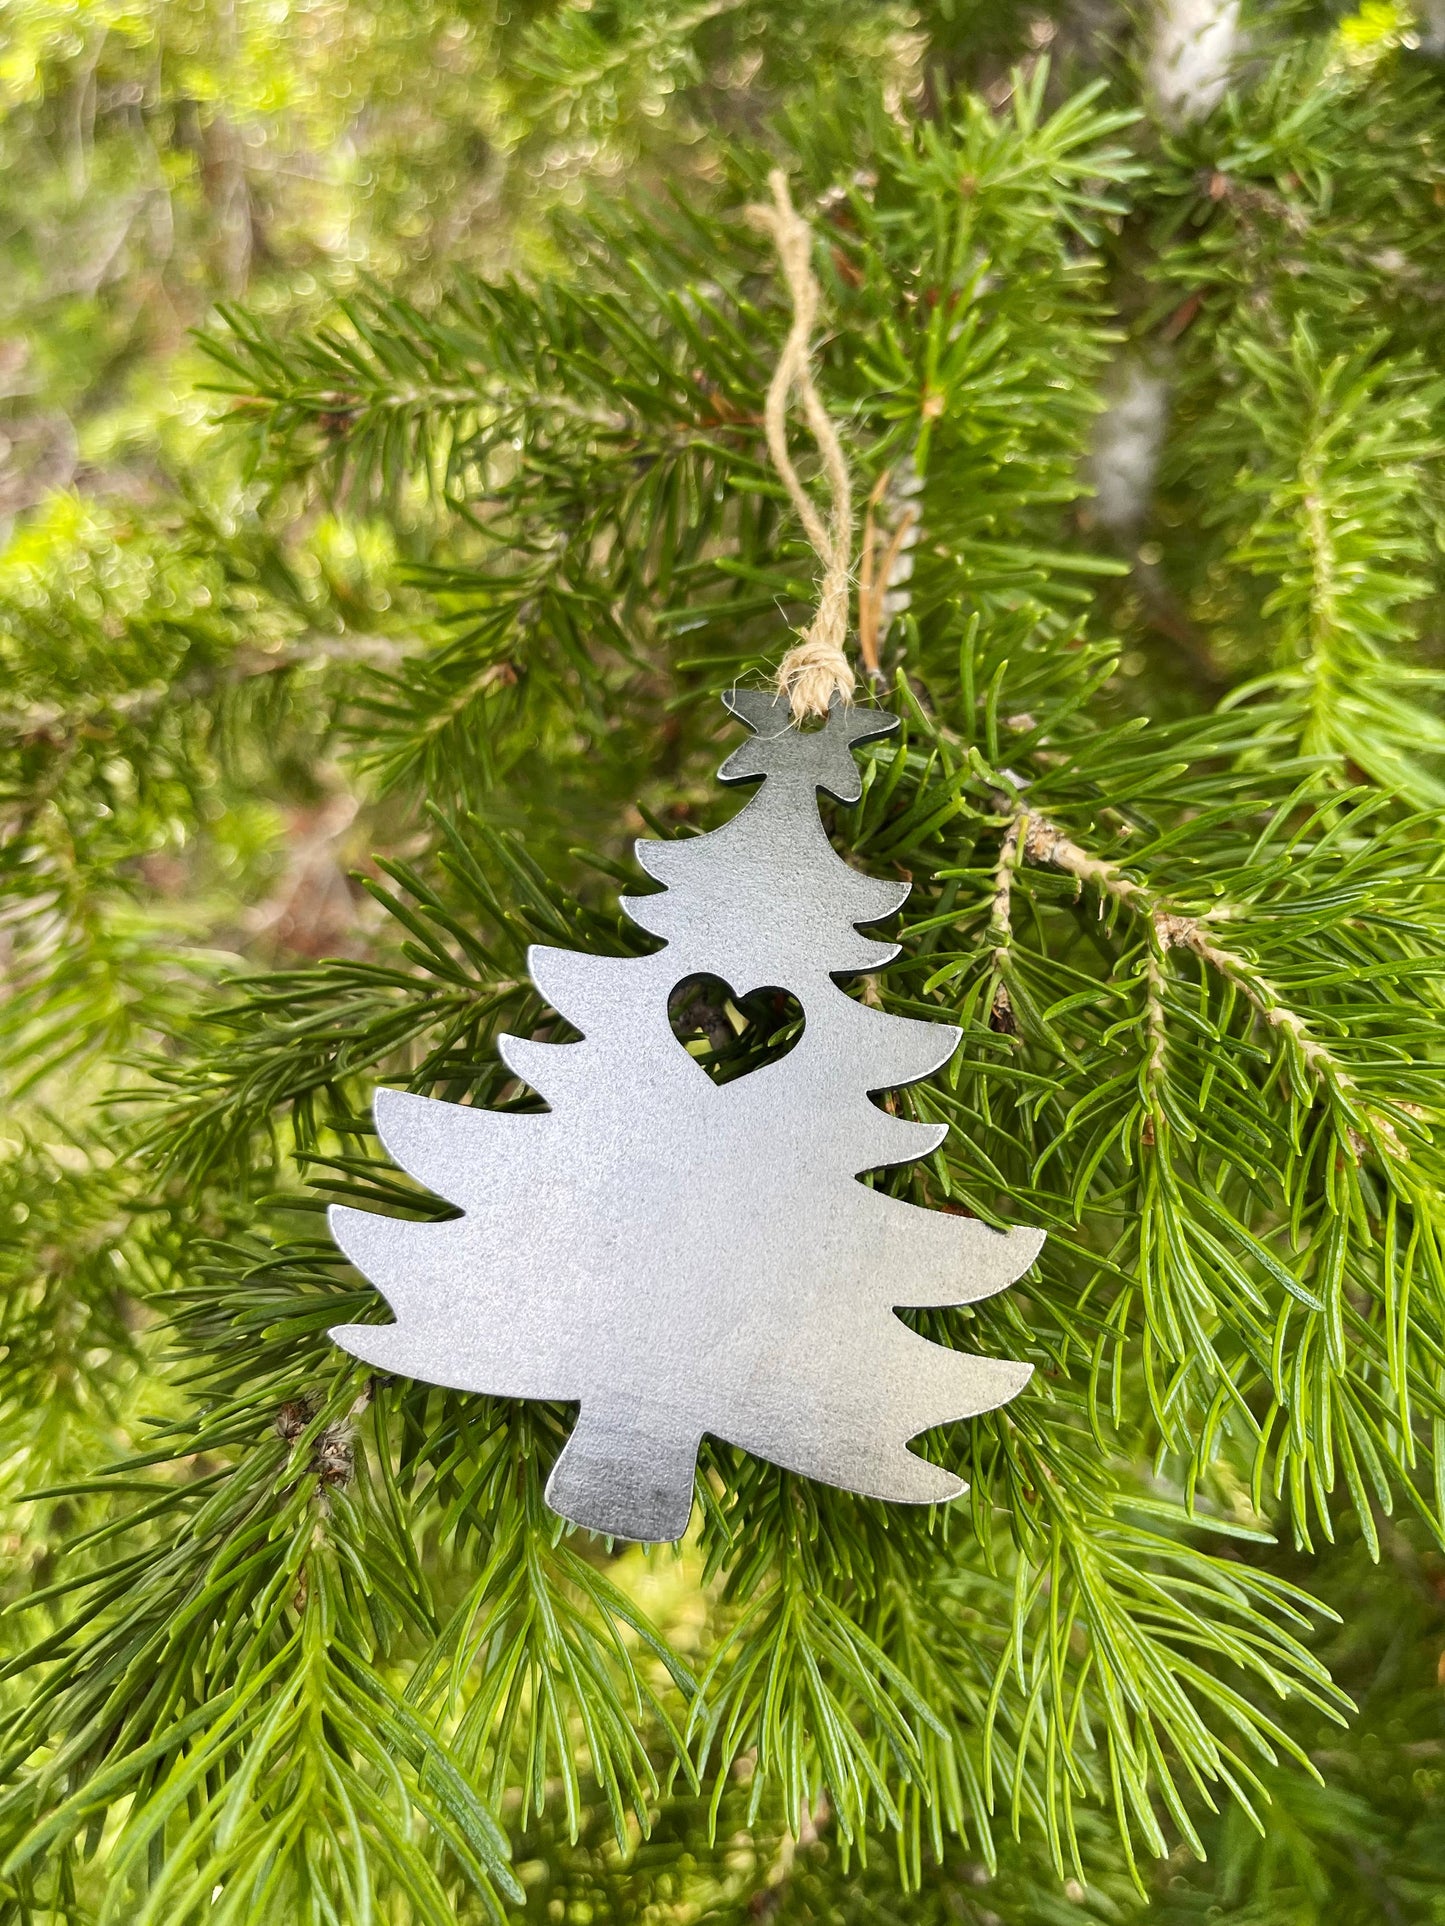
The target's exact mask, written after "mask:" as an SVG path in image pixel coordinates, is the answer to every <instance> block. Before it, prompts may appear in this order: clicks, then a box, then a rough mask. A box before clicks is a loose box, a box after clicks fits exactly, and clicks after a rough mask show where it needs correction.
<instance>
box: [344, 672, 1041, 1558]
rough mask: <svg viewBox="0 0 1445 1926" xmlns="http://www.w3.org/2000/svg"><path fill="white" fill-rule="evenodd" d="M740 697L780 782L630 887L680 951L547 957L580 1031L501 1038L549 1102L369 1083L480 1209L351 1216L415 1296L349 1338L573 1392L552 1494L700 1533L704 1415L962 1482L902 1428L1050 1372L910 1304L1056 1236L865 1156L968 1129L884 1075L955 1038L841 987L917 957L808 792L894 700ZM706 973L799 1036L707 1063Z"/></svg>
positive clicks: (982, 1276)
mask: <svg viewBox="0 0 1445 1926" xmlns="http://www.w3.org/2000/svg"><path fill="white" fill-rule="evenodd" d="M724 701H725V702H726V704H727V706H728V708H729V709H730V710H731V711H732V712H733V713H734V714H735V715H736V716H738V717H740V718H741V720H742V721H744V722H745V723H746V724H747V725H748V726H749V728H750V729H751V731H752V735H751V738H750V740H749V741H747V742H746V743H744V744H743V745H742V747H741V748H739V749H738V750H736V751H735V753H734V754H733V755H732V756H730V757H729V758H728V760H727V761H726V762H725V763H724V764H723V767H722V769H721V771H720V772H719V773H720V777H721V780H722V781H724V782H729V783H748V782H754V781H757V780H759V779H761V784H762V786H761V788H760V789H759V790H758V791H757V793H756V794H755V795H754V796H753V797H752V798H751V799H750V801H749V802H748V803H747V804H746V806H745V807H744V808H743V809H741V810H740V811H739V813H738V814H737V815H736V816H734V817H733V818H732V820H731V821H730V822H728V823H726V824H724V825H723V827H722V828H720V829H717V830H714V831H713V832H712V833H711V834H710V835H705V836H698V837H695V838H692V839H690V840H684V841H678V842H666V843H664V842H641V843H639V844H638V845H637V856H638V860H639V862H640V863H641V865H642V867H643V868H644V869H645V870H646V871H647V873H648V874H649V875H650V876H652V877H654V878H655V879H656V880H657V881H658V882H659V883H662V884H664V885H666V887H665V889H664V890H663V891H662V892H660V893H658V894H656V895H647V896H639V897H630V898H624V907H625V908H626V910H627V913H628V914H629V915H630V916H631V918H632V919H633V921H634V922H636V923H638V924H640V925H641V927H642V928H643V929H645V930H648V931H650V932H651V933H652V934H653V935H654V936H657V937H660V938H662V939H663V940H664V944H665V947H663V948H662V949H660V950H658V951H657V952H655V953H654V954H653V955H650V956H643V957H626V958H621V957H604V956H586V955H579V954H576V953H574V952H571V951H568V950H559V949H551V948H542V947H533V949H532V950H531V951H530V952H529V954H528V966H529V968H530V970H531V973H532V977H533V980H534V982H535V983H536V985H537V988H538V989H539V990H540V991H541V993H542V995H543V996H544V997H545V998H546V999H547V1001H548V1002H549V1003H550V1004H552V1006H553V1007H554V1008H555V1009H556V1010H558V1011H559V1012H560V1013H561V1015H563V1016H564V1017H565V1018H566V1019H567V1020H568V1022H569V1023H571V1024H573V1025H575V1027H576V1028H577V1029H578V1030H580V1032H581V1033H582V1039H581V1041H580V1042H576V1043H565V1044H554V1043H542V1042H533V1041H528V1040H526V1039H523V1038H520V1037H503V1038H502V1039H501V1042H500V1047H501V1052H502V1056H503V1058H504V1060H505V1061H506V1063H507V1065H508V1067H509V1068H510V1069H511V1070H512V1071H514V1072H515V1074H516V1075H517V1076H518V1077H520V1078H522V1079H523V1080H524V1081H525V1082H526V1083H527V1084H529V1085H530V1086H531V1087H532V1088H533V1089H534V1090H536V1091H537V1092H538V1093H539V1094H540V1095H541V1096H542V1098H543V1099H544V1100H545V1102H546V1103H547V1104H548V1106H549V1108H548V1110H547V1111H545V1112H539V1113H537V1114H535V1115H517V1114H502V1113H499V1112H495V1111H487V1110H479V1109H472V1108H470V1107H468V1106H466V1105H462V1104H453V1103H443V1102H439V1101H437V1100H435V1099H433V1098H430V1097H421V1096H410V1095H406V1094H404V1093H403V1092H400V1091H396V1090H379V1091H378V1092H377V1093H376V1099H375V1116H376V1126H377V1130H378V1133H379V1135H380V1137H381V1140H382V1142H383V1144H384V1145H385V1146H386V1148H387V1149H388V1150H389V1151H390V1153H391V1154H392V1156H393V1157H395V1159H396V1160H397V1162H398V1163H399V1164H401V1165H402V1167H403V1168H404V1169H405V1170H407V1171H409V1172H410V1173H411V1175H412V1176H414V1177H415V1178H417V1179H418V1181H420V1182H421V1183H424V1184H426V1185H427V1186H429V1187H430V1188H431V1189H432V1190H434V1191H436V1192H437V1193H438V1194H439V1195H440V1196H442V1197H444V1198H446V1199H448V1200H449V1201H450V1202H452V1203H454V1204H456V1205H457V1206H459V1207H460V1209H461V1210H462V1211H463V1212H464V1215H463V1216H461V1217H459V1218H456V1219H453V1220H452V1221H450V1222H446V1223H431V1224H427V1223H414V1222H404V1221H400V1220H397V1219H394V1218H389V1217H383V1216H378V1215H373V1214H371V1213H369V1212H365V1211H358V1210H351V1209H346V1208H342V1207H335V1208H333V1209H332V1211H331V1214H330V1221H331V1229H332V1234H333V1236H334V1237H335V1239H336V1241H337V1243H338V1244H339V1245H340V1246H341V1248H342V1250H343V1251H344V1252H345V1253H346V1255H347V1256H348V1257H349V1258H350V1259H351V1261H352V1262H353V1263H354V1264H355V1265H356V1266H357V1268H358V1269H359V1270H360V1271H362V1273H363V1274H364V1275H365V1276H366V1277H367V1278H368V1279H370V1281H371V1282H372V1283H373V1284H375V1285H376V1287H377V1288H378V1290H380V1291H381V1293H382V1295H383V1296H384V1297H385V1299H386V1301H387V1303H388V1305H389V1306H390V1307H391V1310H392V1312H393V1314H394V1317H395V1320H396V1321H395V1323H392V1324H377V1325H372V1324H347V1325H341V1326H338V1327H337V1328H336V1329H335V1330H333V1331H332V1333H331V1335H332V1337H333V1338H334V1339H335V1340H336V1342H337V1343H338V1344H340V1345H342V1346H343V1347H344V1348H345V1349H346V1350H348V1351H350V1352H351V1353H352V1354H353V1355H354V1356H356V1357H358V1358H361V1359H363V1360H365V1362H366V1363H368V1364H371V1365H374V1366H375V1367H376V1368H377V1369H378V1370H380V1371H386V1372H393V1373H399V1374H401V1375H403V1376H408V1377H413V1378H419V1379H423V1380H425V1381H427V1382H429V1383H432V1384H439V1385H448V1386H451V1387H453V1388H455V1389H457V1390H462V1391H473V1392H485V1393H489V1394H491V1395H493V1396H497V1397H510V1398H546V1399H557V1400H565V1401H570V1402H573V1403H576V1404H577V1405H578V1406H580V1414H579V1416H578V1419H577V1422H576V1426H575V1428H574V1430H573V1432H572V1435H571V1437H570V1439H569V1441H568V1443H567V1445H566V1447H565V1448H564V1450H563V1451H562V1453H561V1455H560V1457H559V1458H558V1460H557V1463H556V1466H555V1467H554V1469H553V1472H552V1476H551V1480H550V1482H549V1483H548V1486H547V1500H548V1503H549V1504H550V1505H552V1507H553V1508H554V1509H555V1510H556V1511H558V1512H560V1513H561V1514H562V1516H563V1517H565V1518H568V1519H570V1520H572V1521H573V1522H575V1523H577V1524H579V1525H585V1526H589V1527H590V1528H591V1529H592V1530H593V1531H597V1532H603V1533H606V1534H609V1535H610V1536H612V1537H614V1538H627V1539H639V1540H644V1541H656V1540H665V1539H674V1538H677V1537H679V1536H681V1534H682V1533H683V1531H684V1530H685V1529H686V1527H687V1523H688V1518H689V1515H690V1513H691V1509H692V1502H693V1484H694V1471H695V1466H696V1461H697V1450H698V1445H699V1443H700V1441H701V1439H702V1437H703V1435H704V1433H708V1434H710V1435H712V1436H714V1437H717V1438H721V1439H725V1440H726V1441H727V1442H729V1443H731V1444H734V1445H740V1446H742V1447H743V1448H744V1449H746V1450H748V1451H751V1452H755V1453H756V1454H757V1455H758V1456H760V1457H763V1458H767V1459H770V1460H771V1461H772V1462H773V1463H775V1464H778V1465H782V1466H785V1467H786V1468H787V1469H789V1470H791V1471H796V1472H802V1473H805V1474H806V1475H807V1476H809V1477H811V1478H817V1479H821V1480H822V1481H823V1482H825V1483H827V1484H832V1485H840V1486H842V1487H844V1488H845V1489H847V1490H849V1491H856V1492H862V1493H866V1494H868V1495H869V1496H871V1497H875V1498H885V1499H894V1500H898V1501H901V1502H904V1503H911V1504H924V1503H928V1502H931V1501H936V1500H942V1499H948V1498H953V1497H955V1496H957V1495H958V1493H959V1492H961V1491H962V1490H963V1489H964V1486H963V1484H962V1482H961V1480H959V1479H958V1478H957V1477H955V1476H954V1475H953V1474H952V1473H951V1472H949V1471H946V1470H944V1469H942V1468H941V1467H939V1466H937V1465H934V1464H930V1463H928V1462H927V1461H926V1460H925V1459H923V1458H921V1457H919V1456H918V1455H917V1454H916V1453H914V1452H911V1451H910V1450H909V1449H908V1448H907V1447H908V1440H909V1439H910V1438H912V1437H915V1436H916V1435H917V1434H918V1433H919V1432H921V1431H923V1430H926V1429H927V1428H928V1427H930V1426H932V1425H936V1424H941V1423H944V1422H947V1421H950V1420H954V1419H959V1418H966V1417H970V1416H972V1415H973V1414H975V1413H977V1412H980V1411H987V1410H990V1409H992V1408H993V1407H994V1406H996V1405H1000V1404H1003V1403H1004V1402H1005V1401H1006V1400H1008V1399H1009V1398H1012V1397H1014V1396H1015V1395H1016V1394H1017V1393H1018V1392H1019V1391H1021V1390H1022V1389H1023V1387H1024V1385H1025V1384H1026V1383H1027V1381H1028V1378H1029V1374H1030V1367H1029V1366H1028V1365H1025V1364H1016V1363H1011V1362H1008V1361H1005V1360H999V1359H994V1358H982V1357H976V1356H971V1355H969V1354H968V1353H966V1352H960V1351H954V1350H949V1349H947V1348H945V1347H944V1346H942V1345H938V1344H932V1343H930V1342H928V1341H927V1340H926V1339H924V1338H922V1337H919V1336H918V1335H917V1334H916V1333H914V1332H912V1331H910V1330H909V1329H908V1328H907V1326H906V1325H904V1324H903V1323H902V1321H901V1320H900V1319H899V1318H898V1317H896V1316H895V1315H894V1308H895V1306H918V1305H953V1304H964V1303H968V1302H971V1301H972V1300H974V1299H976V1298H981V1297H987V1296H989V1295H991V1294H992V1293H993V1292H995V1291H999V1290H1002V1289H1003V1288H1004V1286H1005V1285H1007V1284H1010V1283H1012V1282H1013V1281H1014V1280H1015V1279H1016V1278H1017V1277H1019V1276H1020V1275H1021V1273H1022V1272H1023V1271H1024V1270H1025V1269H1027V1267H1028V1265H1029V1264H1030V1263H1032V1261H1033V1259H1034V1258H1035V1257H1036V1255H1037V1254H1038V1251H1039V1248H1040V1246H1041V1245H1042V1243H1043V1233H1042V1232H1041V1231H1037V1230H1012V1231H1009V1232H1007V1233H1004V1232H999V1231H994V1230H991V1229H989V1228H988V1227H987V1226H986V1225H984V1224H982V1223H979V1222H978V1221H977V1220H975V1219H973V1218H968V1217H959V1216H954V1215H951V1214H947V1213H944V1212H938V1211H930V1210H926V1209H922V1208H920V1207H919V1206H917V1205H914V1204H910V1203H907V1202H904V1201H902V1200H901V1199H898V1198H895V1197H890V1196H888V1195H886V1194H885V1193H884V1192H883V1191H880V1190H872V1189H869V1188H868V1187H867V1186H866V1185H864V1184H862V1183H860V1182H859V1181H858V1179H859V1177H860V1175H861V1173H863V1172H865V1171H870V1170H876V1169H878V1168H879V1167H880V1166H885V1165H892V1164H900V1163H906V1162H909V1161H911V1160H912V1159H914V1158H917V1157H922V1156H926V1155H927V1154H928V1153H929V1152H930V1151H932V1150H934V1149H935V1148H936V1147H937V1146H938V1144H939V1143H940V1142H941V1141H942V1139H943V1138H944V1136H945V1135H946V1134H947V1126H946V1125H944V1124H936V1125H935V1124H923V1123H917V1122H914V1121H911V1120H908V1119H906V1118H899V1117H891V1116H888V1115H887V1114H886V1113H885V1112H884V1111H882V1110H881V1109H879V1108H878V1107H877V1105H875V1104H874V1103H872V1102H871V1101H870V1096H871V1094H872V1093H876V1092H880V1091H884V1090H887V1089H891V1088H894V1087H896V1086H898V1085H902V1084H908V1083H913V1082H916V1081H918V1080H919V1079H920V1078H923V1077H927V1076H929V1075H931V1074H932V1072H934V1071H935V1070H937V1069H939V1068H940V1067H941V1066H942V1065H943V1064H944V1063H946V1062H947V1061H948V1059H949V1058H950V1057H951V1056H952V1054H953V1052H954V1050H955V1049H956V1048H957V1045H958V1042H959V1036H960V1032H959V1031H958V1030H957V1029H956V1028H954V1027H953V1026H952V1025H949V1024H942V1023H930V1022H924V1021H920V1020H917V1019H914V1018H911V1017H899V1016H891V1015H887V1014H885V1013H883V1012H882V1011H879V1010H876V1009H871V1008H869V1007H868V1005H866V1004H864V1003H861V1002H858V1001H857V1000H855V999H854V998H853V997H851V996H849V995H848V994H847V993H846V992H845V991H844V990H843V989H841V988H840V987H839V985H838V983H837V982H836V981H835V976H836V975H847V974H852V973H856V972H860V971H869V970H876V969H879V968H881V967H882V966H883V965H884V964H886V963H888V962H889V961H890V960H891V959H892V958H893V957H894V956H895V955H896V954H897V952H898V946H897V945H896V944H891V943H883V942H878V941H875V940H874V939H873V938H871V937H866V936H863V935H861V934H860V932H859V926H860V925H864V924H869V923H875V922H877V921H879V920H880V919H882V918H884V917H886V916H889V915H891V914H892V913H893V912H894V911H895V910H897V909H898V908H899V907H900V905H901V904H902V902H903V900H904V898H905V897H906V896H907V894H908V888H909V886H908V885H907V884H906V883H896V882H883V881H879V880H876V879H874V878H871V877H868V876H864V875H861V874H860V873H859V872H858V871H857V870H854V869H852V868H850V867H849V865H848V864H847V863H845V862H844V861H843V860H842V859H841V858H840V857H839V856H838V855H837V854H836V853H835V851H834V850H833V848H832V846H831V844H830V843H829V841H828V838H827V835H826V834H825V832H824V829H823V825H822V822H821V820H820V818H819V814H818V791H819V790H824V791H826V792H827V793H828V794H829V795H830V796H833V797H835V798H836V799H837V800H838V801H839V802H843V803H849V802H854V801H856V800H857V799H858V796H859V794H860V777H859V771H858V768H857V764H856V762H855V760H854V757H853V753H852V752H853V747H854V745H855V744H857V743H861V742H867V741H869V740H871V739H873V738H876V737H881V736H885V735H887V734H889V733H890V732H891V731H892V730H894V729H895V728H896V727H897V722H896V719H895V718H894V717H892V716H888V715H883V714H881V713H879V712H877V711H873V710H864V709H854V708H849V707H845V706H843V705H842V704H840V703H837V702H835V703H834V705H833V707H832V709H831V711H830V712H829V715H828V718H827V722H826V725H825V726H824V727H822V728H819V729H816V730H812V731H801V730H799V729H798V728H796V727H795V726H793V725H792V722H791V717H790V714H789V709H788V704H787V702H786V700H785V699H783V698H782V697H776V698H775V697H772V696H769V695H767V694H764V693H750V692H747V691H735V692H733V693H730V694H728V695H727V696H725V697H724ZM701 975H707V976H714V977H721V978H723V979H724V980H725V981H726V982H727V983H728V984H730V985H731V986H732V989H733V992H734V995H735V996H736V997H739V998H741V997H746V996H747V995H748V994H750V993H751V992H753V991H755V990H757V989H761V988H764V987H768V988H779V989H784V990H787V991H789V992H791V993H792V994H793V995H794V996H795V997H796V998H797V999H798V1002H799V1003H800V1005H801V1007H802V1011H803V1016H804V1025H803V1033H802V1036H801V1038H800V1039H799V1041H798V1043H797V1045H796V1046H795V1047H794V1048H793V1049H792V1050H791V1051H789V1052H788V1054H787V1055H786V1056H784V1057H781V1058H779V1059H778V1060H776V1061H774V1062H771V1063H768V1064H766V1065H764V1066H763V1067H762V1068H760V1069H758V1070H756V1071H754V1072H753V1073H752V1074H750V1075H747V1076H742V1077H738V1078H736V1079H735V1080H733V1081H732V1082H729V1083H724V1084H721V1085H719V1084H716V1083H714V1082H713V1080H712V1079H711V1078H710V1077H709V1076H708V1074H707V1072H706V1071H705V1070H704V1069H703V1068H702V1066H701V1065H700V1064H699V1063H697V1062H696V1061H695V1059H694V1058H693V1057H691V1056H690V1055H689V1054H688V1053H687V1051H686V1050H685V1049H684V1048H682V1047H681V1045H680V1044H679V1043H678V1040H677V1038H676V1036H675V1035H674V1034H673V1031H672V1028H671V1025H670V1022H669V1017H668V1003H669V998H670V997H671V995H672V992H673V991H674V990H675V989H676V987H677V986H678V985H679V984H681V983H683V982H685V981H686V980H687V979H689V978H693V977H697V976H701Z"/></svg>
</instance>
